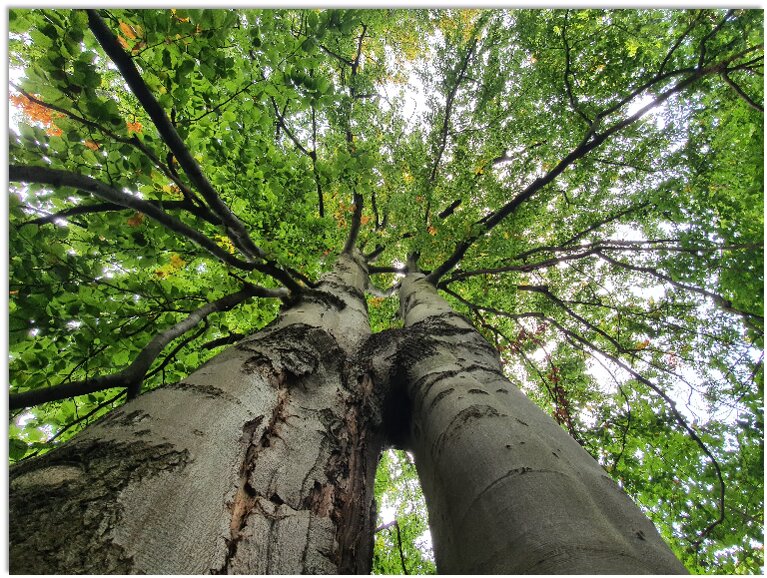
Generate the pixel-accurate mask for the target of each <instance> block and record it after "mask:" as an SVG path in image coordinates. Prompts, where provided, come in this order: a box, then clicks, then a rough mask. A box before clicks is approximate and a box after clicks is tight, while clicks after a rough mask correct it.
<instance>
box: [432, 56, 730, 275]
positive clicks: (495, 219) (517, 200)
mask: <svg viewBox="0 0 767 578" xmlns="http://www.w3.org/2000/svg"><path fill="white" fill-rule="evenodd" d="M737 57H738V55H734V56H731V57H729V58H728V59H726V60H725V61H723V62H720V63H718V64H715V65H712V66H709V67H707V68H704V69H694V70H693V71H692V72H691V73H690V74H689V75H688V76H687V77H685V78H684V79H682V80H680V81H679V82H678V83H677V84H675V85H674V86H672V87H671V88H669V89H668V90H666V91H664V92H662V93H661V94H660V95H658V96H657V97H655V98H654V99H653V100H652V102H650V103H649V104H647V105H645V106H643V107H642V108H640V109H639V110H638V111H637V112H635V113H634V114H632V115H631V116H629V117H628V118H625V119H623V120H621V121H618V122H616V123H615V124H613V125H612V126H611V127H609V128H608V129H607V130H605V131H604V132H601V133H596V132H595V130H594V129H595V128H596V125H597V122H596V120H595V122H594V126H593V127H592V128H591V129H589V131H588V132H587V133H586V135H585V136H584V138H583V140H582V141H581V142H580V144H578V146H576V147H575V148H574V149H573V150H572V151H571V152H570V153H569V154H568V155H567V156H565V157H564V158H563V159H562V160H560V161H559V163H557V165H556V166H555V167H554V168H553V169H551V170H550V171H549V172H547V173H546V174H545V175H544V176H542V177H538V178H536V179H535V180H534V181H533V182H532V183H530V184H529V185H528V186H527V187H525V189H524V190H522V192H520V193H519V194H518V195H516V196H515V197H514V198H513V199H512V200H511V201H509V202H508V203H506V204H505V205H504V206H502V207H501V208H500V209H498V210H496V211H494V212H492V213H489V214H488V215H486V216H485V217H484V218H482V219H481V220H480V221H478V223H477V224H478V225H481V226H480V228H479V229H478V230H477V232H476V233H474V234H473V235H471V236H469V237H468V238H466V239H464V240H462V241H460V242H458V243H457V244H456V247H455V249H454V251H453V254H452V255H451V256H450V257H448V258H447V259H446V260H445V262H444V263H442V265H440V266H439V267H437V268H436V269H434V270H433V271H432V272H431V273H430V274H429V275H428V276H427V280H428V281H429V282H430V283H431V284H433V285H436V284H437V283H438V282H439V280H440V278H441V277H442V276H443V275H444V274H445V273H447V272H448V271H450V270H451V269H452V268H453V267H455V266H456V265H457V264H458V263H459V262H460V260H461V259H462V258H463V256H464V255H465V254H466V251H468V249H469V248H470V247H471V246H472V245H473V244H474V243H475V242H476V241H477V240H478V239H479V238H481V237H482V236H483V235H485V234H486V233H487V232H488V231H490V230H491V229H492V228H493V227H495V226H496V225H497V224H498V223H500V222H501V221H503V219H505V218H506V217H507V216H509V215H510V214H512V213H513V212H514V211H515V210H516V209H517V208H518V207H519V206H520V205H522V203H524V202H525V201H527V200H528V199H530V198H531V197H533V196H534V195H536V194H537V193H538V192H539V191H540V190H541V189H542V188H544V187H545V186H546V185H548V184H550V183H551V182H552V181H554V180H555V179H556V178H557V177H558V176H559V175H560V174H562V173H563V172H564V171H565V169H567V168H568V167H569V166H570V165H572V164H573V163H574V162H575V161H577V160H579V159H581V158H583V157H585V156H586V155H587V154H588V153H590V152H591V151H592V150H594V149H596V148H597V147H599V146H600V145H601V144H602V143H603V142H605V141H606V140H607V139H608V138H610V137H611V136H612V135H614V134H616V133H618V132H620V131H621V130H623V129H625V128H626V127H628V126H631V125H632V124H634V123H635V122H637V121H638V120H639V119H640V118H642V117H643V116H644V115H645V114H646V113H647V112H648V111H650V110H651V109H653V108H655V107H657V106H659V105H661V104H663V103H664V102H666V101H667V100H668V99H669V98H671V97H672V96H673V95H675V94H677V93H679V92H681V91H683V90H684V89H686V88H687V87H689V86H690V85H692V84H693V83H694V82H696V81H697V80H699V79H700V78H703V77H704V76H707V75H709V74H715V73H719V72H721V71H722V70H724V68H725V67H726V62H728V61H730V60H732V59H734V58H737ZM677 73H678V71H677ZM598 116H600V115H598Z"/></svg>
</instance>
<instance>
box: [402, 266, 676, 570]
mask: <svg viewBox="0 0 767 578" xmlns="http://www.w3.org/2000/svg"><path fill="white" fill-rule="evenodd" d="M400 303H401V310H402V315H403V318H404V320H405V326H406V330H407V337H406V338H405V340H404V342H403V343H402V346H401V347H400V353H399V357H398V360H397V363H398V364H399V366H400V367H401V372H400V377H399V379H400V380H401V382H402V384H403V386H404V388H405V390H406V393H407V397H408V399H409V401H410V404H411V411H412V417H411V420H410V440H409V443H410V444H411V446H412V448H413V451H414V454H415V460H416V466H417V468H418V473H419V476H420V478H421V484H422V487H423V492H424V495H425V497H426V503H427V505H428V509H429V519H430V526H431V533H432V538H433V542H434V553H435V558H436V563H437V569H438V570H439V572H440V573H448V574H464V573H497V574H527V573H535V574H539V573H543V574H549V573H552V574H554V573H557V574H560V573H566V574H626V573H629V574H644V573H653V574H658V573H659V574H671V573H686V569H685V568H684V566H683V565H682V564H681V563H680V562H679V560H677V558H676V557H675V556H674V555H673V553H672V552H671V550H670V549H669V548H668V546H667V545H666V544H665V543H664V542H663V540H662V539H661V537H660V535H659V534H658V532H657V530H656V529H655V527H654V526H653V524H652V523H651V522H650V520H648V518H647V517H646V516H644V515H643V514H642V513H641V511H640V510H639V509H638V508H637V507H636V505H635V504H634V503H633V502H632V501H631V499H630V498H629V497H628V496H627V495H626V494H625V493H624V492H623V491H622V490H621V489H620V488H619V487H618V485H617V484H616V483H615V482H613V481H612V480H611V479H610V478H609V477H608V475H607V474H606V473H605V472H604V470H603V469H602V468H601V467H600V466H599V464H598V463H597V462H596V461H595V460H594V459H593V458H592V457H591V456H590V455H589V454H588V453H587V452H586V451H585V450H584V449H583V448H581V446H580V445H579V444H578V443H577V442H576V441H575V440H573V439H572V438H571V437H570V436H569V435H568V434H567V433H566V432H565V431H564V430H563V429H562V428H561V427H559V426H558V425H557V424H556V423H555V422H554V420H553V419H551V418H550V417H549V416H547V415H546V414H545V413H544V412H543V411H541V410H540V409H539V408H538V407H537V406H535V405H534V404H533V403H532V402H531V401H530V400H528V399H527V398H526V396H525V395H524V394H523V393H522V392H521V391H520V390H519V389H517V388H516V387H515V386H514V385H513V384H512V383H511V382H510V381H509V380H508V379H507V378H506V377H505V376H504V374H503V370H502V368H501V365H500V363H499V360H498V357H497V354H496V352H495V351H494V350H493V349H492V347H490V345H489V344H488V343H487V342H486V341H485V340H484V339H483V338H482V336H481V335H479V333H477V332H476V331H475V330H474V328H473V327H472V325H471V324H470V323H469V322H468V321H467V320H466V319H464V318H463V317H462V316H460V315H457V314H456V313H454V312H453V311H452V310H451V308H450V306H449V305H448V304H447V303H446V302H445V301H444V300H443V299H442V298H441V297H440V296H439V295H438V294H437V291H436V290H435V289H434V287H433V286H432V285H431V284H430V283H428V281H427V280H426V278H425V277H424V276H423V275H421V274H417V273H415V274H414V273H411V274H409V275H408V276H407V277H406V278H405V279H404V280H403V282H402V286H401V290H400Z"/></svg>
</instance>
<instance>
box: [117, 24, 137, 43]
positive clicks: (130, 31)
mask: <svg viewBox="0 0 767 578" xmlns="http://www.w3.org/2000/svg"><path fill="white" fill-rule="evenodd" d="M120 31H121V32H122V33H123V34H125V36H127V37H128V38H130V39H131V40H135V39H136V31H135V30H134V28H133V26H131V25H130V24H126V23H125V22H120Z"/></svg>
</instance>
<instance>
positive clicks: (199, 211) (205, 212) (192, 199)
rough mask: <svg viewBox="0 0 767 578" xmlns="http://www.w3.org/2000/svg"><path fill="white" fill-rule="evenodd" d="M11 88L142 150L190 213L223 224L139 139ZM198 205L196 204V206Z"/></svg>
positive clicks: (41, 104)
mask: <svg viewBox="0 0 767 578" xmlns="http://www.w3.org/2000/svg"><path fill="white" fill-rule="evenodd" d="M10 84H11V86H12V87H13V88H14V90H16V91H17V92H19V93H20V94H23V95H24V97H25V98H27V99H29V100H30V101H32V102H34V103H35V104H39V105H40V106H44V107H45V108H48V109H50V110H54V111H56V112H58V113H60V114H63V115H64V116H66V117H68V118H69V119H71V120H73V121H75V122H77V123H80V124H82V125H83V126H87V127H89V128H92V129H95V130H98V131H99V132H101V133H103V134H105V135H106V136H108V137H109V138H111V139H112V140H114V141H115V142H121V143H123V144H128V145H130V146H132V147H134V148H136V149H138V150H140V151H141V152H142V153H144V154H145V155H146V157H147V158H148V159H149V160H150V161H152V163H153V164H154V165H155V166H156V167H157V168H158V169H160V170H161V171H162V172H163V174H164V175H165V176H166V177H168V178H169V179H170V180H171V181H173V183H174V184H175V185H176V186H177V187H178V188H179V190H180V191H181V193H182V194H183V195H184V198H185V199H186V200H187V201H188V206H186V207H184V208H185V209H186V210H188V211H189V212H191V213H193V214H194V215H196V216H198V217H200V218H202V219H205V220H206V221H208V222H209V223H212V224H214V225H219V224H221V219H220V218H218V217H217V216H216V215H214V214H213V213H211V212H210V210H209V209H208V208H207V207H206V206H205V205H204V204H203V203H202V201H200V200H199V199H198V198H197V196H196V195H195V194H194V193H193V192H192V191H190V190H189V188H187V186H186V185H185V184H184V183H183V182H182V181H181V179H179V178H178V175H176V174H175V171H174V170H172V169H171V168H170V167H169V166H168V165H166V164H165V163H163V162H162V161H161V160H160V159H159V158H158V157H157V156H156V155H155V154H154V153H153V152H152V151H151V150H150V149H149V148H148V147H147V146H146V145H145V144H144V143H142V142H141V141H140V140H139V139H138V138H137V137H135V136H133V137H131V138H126V137H122V136H120V135H118V134H117V133H115V132H113V131H111V130H109V129H107V128H105V127H103V126H101V125H100V124H98V123H95V122H93V121H91V120H88V119H86V118H83V117H80V116H78V115H76V114H74V113H72V112H70V111H68V110H67V109H65V108H62V107H60V106H56V105H53V104H48V103H46V102H44V101H42V100H40V99H38V98H36V97H34V96H32V95H31V94H29V93H28V92H26V91H25V90H24V89H22V88H21V87H19V86H17V85H15V84H13V83H10ZM195 203H196V204H195Z"/></svg>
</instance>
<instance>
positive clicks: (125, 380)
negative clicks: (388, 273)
mask: <svg viewBox="0 0 767 578" xmlns="http://www.w3.org/2000/svg"><path fill="white" fill-rule="evenodd" d="M285 293H286V292H285V290H284V289H281V290H280V289H265V288H263V287H256V286H253V285H249V286H248V287H246V288H245V289H242V290H241V291H238V292H237V293H232V294H229V295H226V296H224V297H222V298H221V299H217V300H216V301H213V302H211V303H206V304H205V305H203V306H202V307H200V308H199V309H197V310H195V311H193V312H192V313H190V314H189V315H188V316H187V317H186V318H185V319H183V320H182V321H180V322H178V323H176V324H175V325H173V326H172V327H170V328H168V329H166V330H165V331H163V332H162V333H160V334H158V335H156V336H155V337H154V338H152V340H151V341H150V342H149V343H148V344H147V345H146V346H145V347H144V349H142V350H141V352H140V353H139V354H138V356H136V358H135V359H134V360H133V362H132V363H131V364H130V365H129V366H128V367H126V368H125V369H123V370H121V371H119V372H117V373H113V374H111V375H105V376H100V377H94V378H91V379H86V380H83V381H76V382H72V383H64V384H60V385H56V386H54V387H49V388H45V389H35V390H31V391H25V392H23V393H16V394H11V395H10V396H9V402H8V407H9V408H10V409H11V410H14V409H19V408H22V407H31V406H34V405H39V404H41V403H46V402H49V401H57V400H60V399H66V398H68V397H74V396H77V395H85V394H88V393H94V392H96V391H102V390H105V389H110V388H113V387H123V388H126V389H127V390H128V399H131V398H133V397H135V396H136V395H138V393H139V391H140V389H141V383H142V381H143V379H144V376H145V375H146V372H147V371H148V370H149V367H150V366H151V365H152V363H153V362H154V360H155V359H156V358H157V356H158V355H159V354H160V353H161V352H162V350H163V349H164V348H165V346H166V345H168V344H169V343H170V342H171V341H173V340H174V339H176V338H177V337H179V336H181V335H183V334H184V333H186V332H187V331H189V330H190V329H193V328H194V327H195V326H196V325H197V324H198V323H200V322H202V321H203V320H204V319H205V318H206V317H207V316H208V315H210V314H211V313H214V312H217V311H228V310H229V309H231V308H232V307H234V306H235V305H238V304H239V303H241V302H243V301H245V300H246V299H249V298H250V297H283V296H285Z"/></svg>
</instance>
